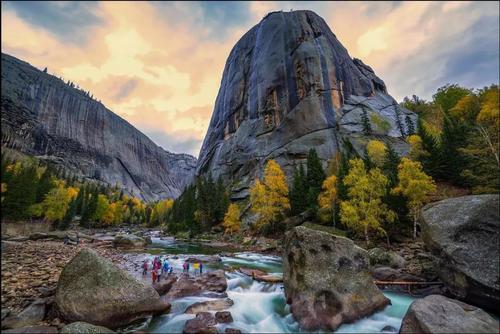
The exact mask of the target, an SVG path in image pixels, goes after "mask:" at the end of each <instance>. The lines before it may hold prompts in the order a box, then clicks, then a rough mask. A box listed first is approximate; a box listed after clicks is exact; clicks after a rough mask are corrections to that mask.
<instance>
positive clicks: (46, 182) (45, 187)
mask: <svg viewBox="0 0 500 334" xmlns="http://www.w3.org/2000/svg"><path fill="white" fill-rule="evenodd" d="M53 187H54V185H53V179H52V171H51V170H50V168H49V167H48V166H47V168H46V169H45V171H44V172H43V174H42V176H41V177H40V181H38V187H37V190H36V203H40V202H41V201H43V199H44V197H45V195H47V193H48V192H49V191H50V190H51V189H52V188H53Z"/></svg>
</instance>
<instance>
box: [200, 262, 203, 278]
mask: <svg viewBox="0 0 500 334" xmlns="http://www.w3.org/2000/svg"><path fill="white" fill-rule="evenodd" d="M202 274H203V263H202V262H200V276H201V275H202Z"/></svg>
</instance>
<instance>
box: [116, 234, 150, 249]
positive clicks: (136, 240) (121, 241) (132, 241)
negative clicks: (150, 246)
mask: <svg viewBox="0 0 500 334" xmlns="http://www.w3.org/2000/svg"><path fill="white" fill-rule="evenodd" d="M113 244H114V246H115V247H121V248H143V247H144V246H146V240H144V239H143V238H141V237H138V236H136V235H133V234H117V235H116V236H115V239H114V240H113Z"/></svg>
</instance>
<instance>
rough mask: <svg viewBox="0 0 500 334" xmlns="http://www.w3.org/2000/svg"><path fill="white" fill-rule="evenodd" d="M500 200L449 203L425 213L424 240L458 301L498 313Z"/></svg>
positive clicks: (469, 199) (463, 199)
mask: <svg viewBox="0 0 500 334" xmlns="http://www.w3.org/2000/svg"><path fill="white" fill-rule="evenodd" d="M498 210H499V195H475V196H464V197H458V198H450V199H446V200H443V201H440V202H437V203H433V204H430V205H428V206H426V207H424V209H423V210H422V219H421V225H422V238H423V240H424V242H425V244H426V246H427V247H428V248H430V250H431V251H432V252H433V253H434V254H435V255H437V257H438V258H439V263H438V265H437V272H438V275H439V277H440V278H441V280H442V281H443V282H445V283H446V284H447V286H448V288H449V290H450V292H451V293H452V294H453V295H455V296H456V297H457V298H459V299H463V300H465V301H467V302H468V303H471V304H474V305H478V306H480V307H483V308H486V309H490V310H497V309H498V305H500V280H499V276H498V273H499V271H500V265H499V261H498V258H499V244H498V240H499V238H500V217H499V212H498Z"/></svg>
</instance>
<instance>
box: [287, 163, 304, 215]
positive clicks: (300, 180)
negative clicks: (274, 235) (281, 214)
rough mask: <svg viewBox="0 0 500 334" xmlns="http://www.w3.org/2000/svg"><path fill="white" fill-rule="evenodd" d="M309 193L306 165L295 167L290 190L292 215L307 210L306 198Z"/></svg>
mask: <svg viewBox="0 0 500 334" xmlns="http://www.w3.org/2000/svg"><path fill="white" fill-rule="evenodd" d="M304 194H307V183H306V175H305V171H304V165H302V164H300V166H299V168H297V167H295V169H294V171H293V185H292V189H291V190H290V206H291V213H292V215H298V214H300V213H302V212H304V211H306V210H307V201H306V199H305V198H304Z"/></svg>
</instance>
